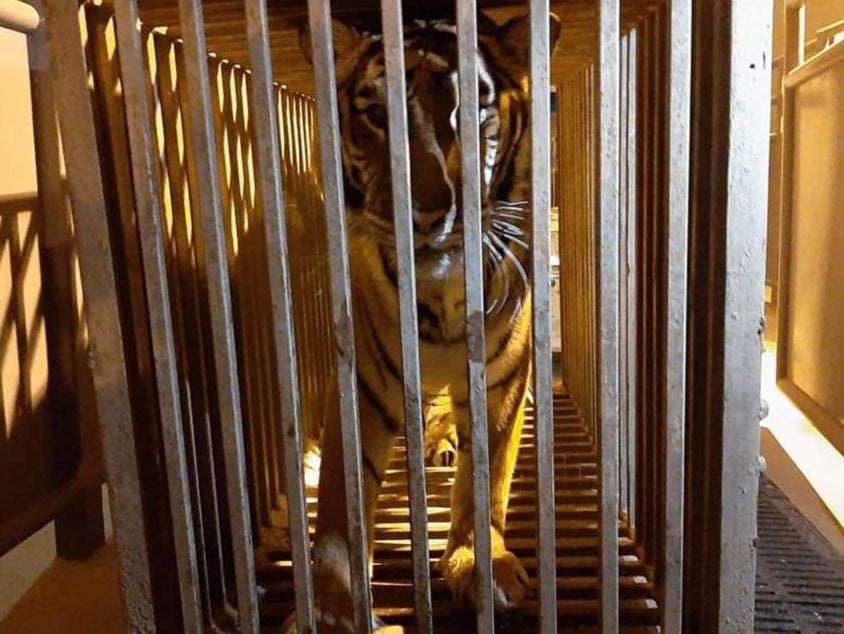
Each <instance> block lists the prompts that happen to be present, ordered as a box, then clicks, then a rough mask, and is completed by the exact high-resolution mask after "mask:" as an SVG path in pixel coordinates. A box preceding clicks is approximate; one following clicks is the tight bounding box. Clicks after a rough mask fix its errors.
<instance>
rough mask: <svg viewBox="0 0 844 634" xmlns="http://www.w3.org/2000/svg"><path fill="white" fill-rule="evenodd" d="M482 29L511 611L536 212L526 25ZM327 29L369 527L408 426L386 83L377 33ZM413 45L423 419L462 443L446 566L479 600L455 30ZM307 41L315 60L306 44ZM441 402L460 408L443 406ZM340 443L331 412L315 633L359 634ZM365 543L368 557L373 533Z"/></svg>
mask: <svg viewBox="0 0 844 634" xmlns="http://www.w3.org/2000/svg"><path fill="white" fill-rule="evenodd" d="M481 18H482V19H481V20H480V21H479V29H478V31H479V36H478V68H479V76H478V81H479V101H480V111H479V121H480V132H481V157H482V162H483V163H482V166H481V179H482V197H483V204H484V208H483V223H484V236H483V241H484V247H485V255H484V261H485V271H484V296H485V304H486V355H487V366H486V372H487V385H488V392H487V400H488V424H489V439H490V480H491V482H492V498H491V503H492V527H491V528H492V539H493V568H494V576H495V592H494V595H495V596H494V600H495V606H496V608H497V609H500V610H506V609H509V608H511V607H513V606H515V605H516V604H518V603H519V601H520V600H521V599H522V598H523V596H524V594H525V592H526V590H527V582H528V577H527V574H526V572H525V570H524V568H523V567H522V565H521V564H520V563H519V561H518V559H517V558H516V557H515V556H514V555H513V554H512V553H510V552H509V551H507V549H506V547H505V545H504V521H505V512H506V507H507V498H508V496H509V490H510V481H511V477H512V472H513V468H514V464H515V458H516V452H517V449H518V445H519V439H520V434H521V427H522V422H523V413H524V402H525V396H526V393H527V390H528V385H529V382H530V372H531V348H530V332H531V329H530V319H531V317H530V315H531V310H530V307H531V298H530V289H529V283H528V280H529V278H528V273H527V272H528V271H529V263H530V260H529V245H528V241H529V233H528V231H529V226H530V213H531V210H530V209H529V207H528V203H527V202H526V201H528V200H529V197H530V141H529V134H528V125H529V108H530V100H529V90H528V79H527V74H528V59H529V40H530V37H529V28H528V20H527V17H526V16H525V17H520V18H515V19H514V20H511V21H510V22H508V23H507V24H505V25H503V26H498V25H496V24H494V23H493V22H492V21H490V20H488V19H486V18H484V17H483V16H481ZM550 20H551V34H552V48H553V44H554V43H555V42H556V39H557V36H558V34H559V21H558V20H557V18H556V17H555V16H553V15H552V16H551V18H550ZM333 31H334V49H335V59H336V76H337V97H338V108H339V113H340V125H341V133H342V159H343V167H344V176H345V183H344V185H345V193H346V207H347V210H346V212H347V213H346V217H347V223H348V236H349V259H350V267H351V278H352V296H353V304H354V305H353V317H354V325H355V345H356V355H357V374H358V390H359V391H358V394H359V407H360V425H361V438H362V439H363V440H362V442H363V446H362V464H363V466H364V475H363V478H364V496H365V503H366V517H367V524H368V526H369V527H371V526H372V524H373V517H374V512H375V501H376V498H377V494H378V490H379V487H380V485H381V482H382V481H383V479H384V473H385V470H386V468H387V464H388V460H389V458H390V454H391V451H392V449H393V444H394V440H395V437H396V435H398V434H401V433H402V431H403V429H404V420H403V419H404V413H403V397H402V395H403V389H402V375H401V346H400V343H399V298H398V290H397V269H396V253H395V240H394V233H393V231H394V228H393V212H392V202H391V191H390V165H389V147H388V139H387V129H386V128H387V111H386V79H385V71H384V53H383V47H382V43H381V37H380V36H379V35H377V34H375V35H367V34H362V33H360V32H358V31H356V30H354V29H352V28H351V27H349V26H346V25H345V24H343V23H341V22H338V21H336V20H335V22H334V25H333ZM303 35H304V36H307V32H306V31H303ZM404 38H405V65H406V73H407V87H408V94H407V112H408V127H409V152H410V167H411V196H412V212H413V220H414V238H415V248H416V252H415V262H416V276H417V308H418V315H419V351H420V360H421V370H422V390H423V394H424V396H425V398H426V400H427V403H426V417H427V418H429V419H436V420H437V421H438V423H439V425H440V428H439V429H440V432H439V433H438V434H437V435H436V436H434V438H435V440H436V441H437V442H438V441H439V440H442V439H443V438H445V439H446V440H448V439H449V438H453V436H454V435H456V437H457V445H458V446H457V471H456V476H455V482H454V485H453V489H452V496H451V506H452V524H451V529H450V532H449V539H448V546H447V549H446V552H445V554H444V556H443V558H442V560H441V562H440V570H441V571H442V574H443V575H444V577H445V580H446V582H447V583H448V585H449V587H450V588H451V590H452V592H453V594H454V596H455V598H456V599H458V600H467V601H469V602H471V601H473V600H474V593H475V587H474V575H473V569H474V556H473V535H472V524H473V496H472V483H471V433H470V416H469V411H468V386H467V380H468V379H467V362H466V340H465V294H464V281H463V279H464V278H463V254H462V248H463V234H462V211H461V200H460V198H461V177H460V162H461V159H460V143H459V134H458V130H457V127H458V126H457V122H458V94H457V92H458V88H457V64H458V62H457V40H456V28H455V25H454V23H453V21H447V20H418V21H414V22H410V23H408V24H407V25H406V27H405V33H404ZM302 44H303V51H304V52H305V53H306V55H309V54H310V43H309V41H308V38H307V37H303V42H302ZM546 98H547V97H546ZM443 399H445V402H446V403H447V404H449V403H450V405H447V407H446V408H445V409H443V408H442V407H441V403H442V402H443ZM438 403H440V405H438ZM432 442H433V441H432ZM447 444H448V443H446V445H447ZM340 445H341V443H340V433H339V416H338V415H333V416H330V417H329V418H328V421H327V424H326V429H325V432H324V447H323V451H322V468H321V476H320V488H319V505H318V520H317V537H316V544H315V552H314V583H315V591H316V599H317V604H318V608H319V621H320V631H321V632H349V631H352V630H351V627H352V626H351V622H352V621H351V614H352V607H351V601H350V598H349V593H350V580H349V571H348V557H347V552H348V551H347V543H346V512H345V494H344V490H343V486H338V483H337V478H338V477H342V476H340V474H342V472H343V466H342V465H343V462H342V451H341V446H340ZM434 453H436V451H434ZM369 543H370V561H371V552H372V550H371V546H372V531H371V530H370V531H369Z"/></svg>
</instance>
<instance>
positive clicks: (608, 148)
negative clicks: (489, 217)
mask: <svg viewBox="0 0 844 634" xmlns="http://www.w3.org/2000/svg"><path fill="white" fill-rule="evenodd" d="M619 18H620V16H619V6H618V0H599V3H598V42H597V44H598V65H597V86H596V89H597V90H596V97H597V98H596V101H597V106H598V107H597V108H595V109H594V110H593V120H594V124H593V125H594V130H595V146H594V147H595V149H596V151H595V156H594V170H595V180H594V183H595V185H596V188H595V192H594V195H595V197H596V198H595V205H596V211H597V218H598V229H597V230H598V232H599V236H600V240H599V244H598V254H597V262H598V276H599V277H598V280H599V282H598V297H597V300H598V301H597V308H598V337H597V343H598V377H599V379H600V383H599V389H598V414H599V415H598V418H597V424H596V431H597V433H598V447H599V456H600V461H601V465H600V492H601V504H600V506H601V522H600V526H601V561H600V573H601V574H600V577H601V589H600V597H601V629H602V631H603V632H604V634H615V633H616V632H618V301H617V300H616V298H617V297H618V186H619V181H618V145H619V142H618V115H619V104H618V87H619Z"/></svg>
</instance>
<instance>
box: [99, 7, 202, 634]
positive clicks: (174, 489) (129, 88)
mask: <svg viewBox="0 0 844 634" xmlns="http://www.w3.org/2000/svg"><path fill="white" fill-rule="evenodd" d="M114 10H115V28H116V32H117V43H118V47H119V50H120V55H119V60H120V74H121V82H122V87H123V102H124V105H125V108H126V123H127V130H128V136H129V147H130V151H131V153H132V158H133V160H132V162H131V163H132V178H133V184H134V189H135V214H136V218H137V222H138V226H139V234H140V241H141V248H142V249H143V263H144V266H143V269H144V278H145V283H146V292H147V308H148V311H149V320H150V331H151V333H152V335H153V336H152V345H153V356H154V363H155V377H156V386H157V395H158V408H159V415H160V417H161V432H162V437H163V439H162V445H163V447H164V455H165V467H166V470H167V483H168V487H169V494H170V515H171V521H172V522H173V541H174V544H175V551H176V569H177V572H178V577H179V592H180V595H181V612H182V627H183V628H184V630H185V632H196V633H199V632H202V631H203V618H202V612H201V603H200V598H199V573H198V568H197V553H196V544H195V542H194V526H193V517H192V515H191V513H192V510H191V507H192V503H191V495H190V486H189V483H188V473H187V458H186V453H185V439H184V430H183V425H182V412H181V403H180V396H179V379H178V376H177V370H176V351H175V343H174V337H173V322H172V318H171V314H170V291H169V285H168V282H167V270H166V262H165V253H164V243H163V233H162V226H161V209H160V207H159V200H160V199H159V192H158V181H157V180H156V178H155V171H154V163H155V157H154V156H153V153H152V152H153V137H152V130H151V128H150V123H151V116H150V106H149V102H148V95H147V85H146V64H145V61H144V45H143V42H142V40H141V32H140V22H139V18H138V7H137V3H136V2H134V1H127V2H118V3H117V4H116V5H115V7H114Z"/></svg>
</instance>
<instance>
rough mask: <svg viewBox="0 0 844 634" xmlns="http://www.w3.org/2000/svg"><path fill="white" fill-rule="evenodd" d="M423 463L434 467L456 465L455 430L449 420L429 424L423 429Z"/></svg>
mask: <svg viewBox="0 0 844 634" xmlns="http://www.w3.org/2000/svg"><path fill="white" fill-rule="evenodd" d="M425 461H426V462H427V463H428V464H429V465H431V466H434V467H453V466H455V465H456V464H457V429H456V427H455V426H454V424H453V423H452V422H451V421H450V420H441V421H437V422H435V423H429V424H428V426H427V427H426V428H425Z"/></svg>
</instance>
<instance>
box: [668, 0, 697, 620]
mask: <svg viewBox="0 0 844 634" xmlns="http://www.w3.org/2000/svg"><path fill="white" fill-rule="evenodd" d="M668 44H669V51H670V52H669V59H668V95H667V99H668V103H667V113H668V121H667V124H668V130H667V131H668V142H667V144H666V161H665V163H664V164H665V169H666V170H667V175H668V187H667V191H666V196H667V201H666V203H667V208H668V209H667V212H668V213H667V220H668V222H667V227H666V228H665V229H666V233H667V235H666V236H665V240H666V244H667V249H668V254H667V258H666V267H667V271H666V274H667V280H666V297H667V313H666V314H665V316H664V319H665V322H664V328H665V341H666V344H665V345H666V350H667V354H666V355H665V367H664V378H663V381H664V386H665V391H666V394H665V439H664V441H665V445H664V452H665V456H664V460H665V463H664V472H663V477H664V478H665V484H664V486H665V498H664V500H663V503H664V504H665V506H664V509H663V513H664V522H665V523H664V526H663V527H662V528H663V539H664V542H663V552H662V557H663V561H662V567H663V575H664V576H663V579H662V586H663V592H662V597H661V598H662V601H661V607H662V610H663V628H664V631H665V632H666V633H667V634H671V633H675V634H680V633H681V632H682V630H683V527H684V516H683V514H684V508H685V506H684V492H685V443H686V434H685V431H686V322H687V318H686V310H687V295H688V293H687V283H686V279H687V276H688V233H689V228H688V223H689V157H690V154H689V143H690V140H691V121H690V119H691V91H692V85H691V84H692V62H691V58H692V7H691V0H671V2H670V3H669V19H668Z"/></svg>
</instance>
